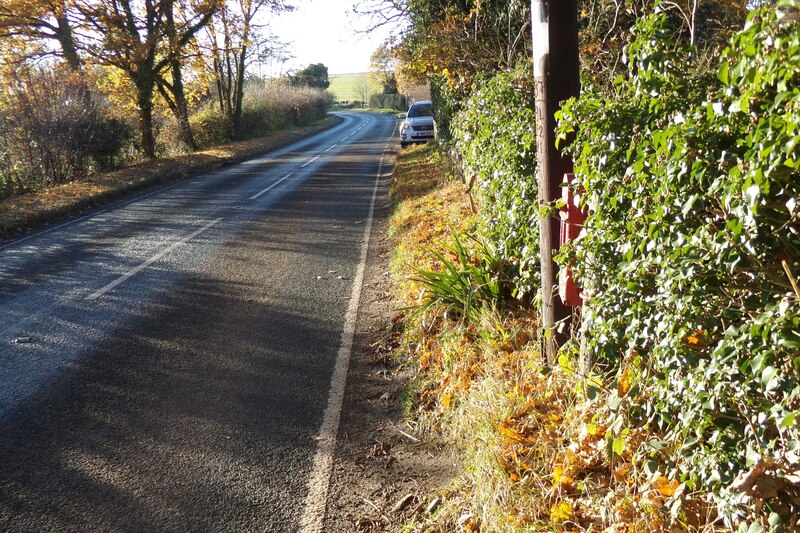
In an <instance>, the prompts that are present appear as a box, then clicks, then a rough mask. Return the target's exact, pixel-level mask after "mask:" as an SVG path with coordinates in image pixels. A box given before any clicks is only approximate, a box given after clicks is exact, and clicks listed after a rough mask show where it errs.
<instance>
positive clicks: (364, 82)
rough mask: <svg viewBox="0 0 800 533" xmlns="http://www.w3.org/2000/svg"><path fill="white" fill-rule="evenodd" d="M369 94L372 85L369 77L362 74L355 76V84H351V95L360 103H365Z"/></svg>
mask: <svg viewBox="0 0 800 533" xmlns="http://www.w3.org/2000/svg"><path fill="white" fill-rule="evenodd" d="M371 94H372V87H371V86H370V83H369V78H368V77H367V76H366V75H365V74H362V75H361V76H359V77H358V78H356V81H355V84H353V97H354V98H355V99H356V100H358V101H359V102H361V103H362V104H366V103H367V102H368V101H369V97H370V95H371Z"/></svg>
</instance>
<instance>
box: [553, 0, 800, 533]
mask: <svg viewBox="0 0 800 533" xmlns="http://www.w3.org/2000/svg"><path fill="white" fill-rule="evenodd" d="M799 16H800V1H798V0H779V1H778V2H777V3H776V5H774V6H771V7H770V8H769V9H760V10H756V11H754V12H753V13H751V15H750V16H749V18H748V23H747V26H746V28H745V30H743V31H742V32H741V33H739V34H738V35H736V36H735V37H734V38H733V40H732V44H731V46H730V47H729V48H728V50H727V51H726V52H725V53H724V54H723V57H722V60H721V63H720V67H719V73H718V79H717V77H707V76H705V75H704V72H705V71H704V70H703V69H701V68H700V67H698V66H697V65H696V63H695V62H694V57H695V56H694V55H693V50H691V49H688V48H676V47H675V45H674V39H673V37H672V35H671V33H670V32H669V31H668V30H667V26H666V25H665V23H664V20H665V19H664V17H663V16H654V17H650V18H647V19H643V20H641V21H639V23H638V24H637V33H638V37H637V39H636V40H635V41H634V42H633V43H632V44H631V46H630V47H629V49H628V75H627V77H621V78H619V79H618V80H617V81H616V83H615V86H616V94H615V95H613V96H612V97H610V98H609V97H608V96H607V95H602V94H600V93H599V92H592V91H591V90H587V91H584V94H583V95H582V96H581V97H580V99H578V100H573V101H570V102H568V103H567V104H566V106H565V108H564V111H563V113H562V115H561V126H560V128H561V134H562V135H565V134H567V133H569V132H575V133H576V138H575V141H574V142H573V143H572V144H571V146H570V147H569V149H570V151H571V152H572V153H573V154H574V156H575V164H576V172H577V174H578V176H579V180H580V183H581V185H582V186H583V187H584V189H585V191H586V195H585V199H586V203H587V205H588V207H589V209H590V214H589V217H588V219H587V224H586V225H587V228H588V232H587V233H586V235H585V236H584V237H583V238H582V239H580V240H578V241H577V243H576V244H575V246H574V247H573V249H572V250H571V251H569V252H568V253H564V254H562V258H561V259H562V261H564V262H566V261H574V263H573V265H574V268H575V270H576V272H577V274H578V277H579V278H580V279H581V281H582V283H583V285H584V290H585V294H586V296H587V297H588V303H587V305H586V306H585V308H584V309H585V311H584V312H585V313H586V317H585V318H586V319H587V320H586V323H587V324H588V326H589V327H588V331H587V332H586V333H587V336H588V342H589V346H590V347H591V348H592V349H593V350H594V351H595V353H596V354H597V356H598V357H599V359H600V362H604V363H605V364H607V365H618V364H620V362H621V360H622V358H623V357H626V356H633V357H634V358H636V359H638V360H640V361H642V362H643V370H642V376H641V378H640V379H641V384H640V387H638V388H637V389H636V390H638V396H636V395H634V399H635V400H637V401H638V402H639V404H640V405H641V406H642V407H641V409H638V410H635V411H632V415H631V416H632V418H631V420H630V421H629V422H630V423H632V424H639V425H645V426H647V427H651V428H654V429H659V430H660V431H661V432H663V434H664V435H665V441H664V442H663V443H655V444H654V445H653V446H643V447H642V448H640V450H639V451H640V454H641V455H642V456H643V457H645V458H646V457H648V456H650V455H658V453H659V452H657V450H658V449H663V450H667V451H669V452H670V453H668V454H663V455H662V456H661V459H662V461H665V462H666V464H667V469H668V473H667V475H668V476H674V477H675V478H676V479H680V481H681V482H683V483H684V484H685V487H686V490H689V491H691V490H693V489H696V488H698V487H700V486H702V487H703V488H705V489H711V490H712V491H713V492H714V494H715V497H716V498H717V502H718V504H719V506H720V508H721V509H722V510H723V511H724V513H725V515H726V516H727V517H728V518H729V519H735V518H736V516H737V513H739V515H741V514H746V513H750V512H752V510H753V509H754V507H751V508H750V509H748V508H747V506H746V505H745V504H746V503H747V500H748V497H747V496H745V495H742V494H738V493H735V491H733V490H732V481H733V480H734V478H735V477H736V476H737V475H738V474H740V473H741V472H743V471H746V470H750V469H754V468H755V467H756V466H757V465H760V466H764V465H769V466H767V468H768V469H772V471H773V472H774V473H775V475H776V476H777V477H778V478H780V477H781V476H782V475H784V474H786V473H787V472H791V471H792V470H793V469H796V468H797V461H796V459H792V458H796V457H797V453H798V452H800V426H798V423H799V422H800V416H798V415H800V383H799V382H798V375H799V374H800V294H798V292H797V290H798V289H797V286H796V285H794V286H793V284H794V283H795V280H796V278H797V276H798V274H800V223H799V222H798V215H800V211H798V207H797V204H798V197H799V196H800V173H798V168H800V156H799V152H798V143H799V142H800V136H799V135H798V132H800V60H799V59H798V58H800V31H798V22H797V21H798V17H799ZM673 454H674V455H673ZM662 471H663V470H662ZM762 511H763V512H765V513H766V514H769V513H771V512H774V513H775V515H774V516H775V519H778V518H780V517H783V518H782V519H783V520H788V518H787V517H790V516H792V515H794V516H795V517H797V516H798V514H797V513H798V512H800V508H798V505H797V501H796V500H794V501H793V500H792V499H791V498H789V499H783V500H781V499H777V500H776V499H772V500H770V501H767V502H765V503H764V507H763V509H762ZM771 520H772V519H771ZM795 520H796V518H795ZM784 524H787V522H785V521H784ZM794 527H797V524H794V525H788V529H787V530H794V529H793V528H794Z"/></svg>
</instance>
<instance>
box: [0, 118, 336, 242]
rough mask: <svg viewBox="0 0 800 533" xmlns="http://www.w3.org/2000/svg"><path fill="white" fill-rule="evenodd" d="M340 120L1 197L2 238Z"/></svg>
mask: <svg viewBox="0 0 800 533" xmlns="http://www.w3.org/2000/svg"><path fill="white" fill-rule="evenodd" d="M340 121H341V118H339V117H335V116H329V117H327V118H325V119H324V120H322V121H320V122H319V123H317V124H314V125H313V126H305V127H295V128H290V129H287V130H283V131H279V132H275V133H272V134H270V135H267V136H264V137H259V138H257V139H249V140H246V141H240V142H235V143H230V144H225V145H222V146H216V147H214V148H209V149H207V150H202V151H199V152H195V153H192V154H187V155H182V156H178V157H171V158H164V159H158V160H155V161H149V162H147V163H144V164H141V165H137V166H135V167H130V168H126V169H123V170H118V171H115V172H108V173H104V174H98V175H95V176H92V177H91V178H88V179H86V180H82V181H75V182H72V183H66V184H64V185H59V186H56V187H51V188H48V189H43V190H41V191H37V192H32V193H28V194H23V195H19V196H13V197H10V198H6V199H3V200H2V201H0V237H6V238H7V237H10V236H12V235H14V234H17V233H22V232H24V231H27V230H30V229H32V228H34V227H36V226H39V225H42V224H45V223H47V222H50V221H53V220H57V219H59V218H62V217H65V216H68V215H72V214H75V213H77V212H80V211H81V210H83V209H87V208H94V207H97V206H99V205H102V204H105V203H108V202H111V201H113V200H116V199H119V198H121V197H123V196H125V195H127V194H130V193H132V192H135V191H138V190H141V189H144V188H147V187H150V186H153V185H157V184H164V183H168V182H171V181H179V180H182V179H186V178H188V177H190V176H194V175H197V174H203V173H205V172H210V171H212V170H214V169H217V168H219V167H221V166H224V165H229V164H232V163H238V162H240V161H245V160H247V159H250V158H252V157H255V156H257V155H261V154H264V153H266V152H269V151H272V150H276V149H278V148H281V147H283V146H287V145H289V144H291V143H293V142H295V141H298V140H300V139H302V138H304V137H308V136H310V135H313V134H315V133H318V132H320V131H323V130H326V129H328V128H330V127H332V126H334V125H335V124H337V123H339V122H340Z"/></svg>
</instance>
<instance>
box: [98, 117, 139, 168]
mask: <svg viewBox="0 0 800 533" xmlns="http://www.w3.org/2000/svg"><path fill="white" fill-rule="evenodd" d="M91 137H92V143H91V144H90V146H89V148H88V151H89V155H90V156H91V157H92V159H94V161H95V163H96V164H97V167H98V168H99V170H101V171H108V170H114V169H117V168H121V167H123V166H125V164H126V163H127V161H125V158H124V156H123V150H124V148H125V147H126V146H129V145H130V143H131V142H133V140H134V137H135V133H134V129H133V127H132V126H131V125H130V124H129V123H128V122H126V121H124V120H122V119H120V118H116V117H113V116H106V115H100V116H99V117H98V119H97V122H96V123H95V125H94V128H93V130H92V131H91Z"/></svg>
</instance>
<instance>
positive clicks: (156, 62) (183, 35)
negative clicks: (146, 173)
mask: <svg viewBox="0 0 800 533" xmlns="http://www.w3.org/2000/svg"><path fill="white" fill-rule="evenodd" d="M178 7H180V8H181V11H182V16H181V18H178V17H176V14H175V11H176V2H175V1H172V0H170V1H161V2H155V1H153V0H145V2H144V3H139V2H134V1H132V0H112V1H110V2H92V1H85V2H82V3H81V4H80V5H79V9H80V11H81V13H82V14H83V15H84V19H85V21H86V24H87V25H88V27H89V28H90V29H91V30H93V34H94V35H97V37H96V38H93V39H91V40H89V41H88V42H87V43H86V45H85V50H86V51H87V52H88V53H89V54H90V55H91V56H92V57H93V58H95V59H96V60H97V61H99V62H100V63H102V64H107V65H111V66H113V67H116V68H118V69H119V70H121V71H122V72H124V73H125V74H126V75H127V76H128V77H129V78H130V81H131V82H132V84H133V86H134V88H135V90H136V107H137V110H138V115H139V133H140V135H141V144H142V151H143V152H144V154H145V156H146V157H148V158H150V159H152V158H154V157H155V155H156V143H155V135H154V132H153V98H154V95H155V92H156V90H157V88H161V89H162V90H163V92H164V94H165V95H167V99H168V101H169V102H170V103H171V104H172V106H171V107H173V109H174V111H175V113H176V116H177V118H178V120H179V121H180V122H181V125H182V128H181V129H182V131H183V132H184V134H185V136H186V138H185V139H184V140H185V141H186V142H187V144H189V145H190V146H193V145H194V140H193V139H192V138H191V130H190V127H189V124H188V112H187V110H186V98H185V94H184V92H183V83H182V79H181V73H180V69H181V65H180V59H181V52H182V50H183V48H184V47H185V46H186V45H187V44H188V43H189V41H190V40H191V39H192V38H193V37H194V36H195V35H196V34H197V32H198V31H200V30H201V29H202V28H203V27H204V26H205V25H206V24H208V23H209V21H210V20H211V17H212V15H213V14H214V13H215V12H216V11H217V9H218V6H217V4H216V3H214V2H213V1H210V2H207V3H202V4H197V5H192V4H189V3H185V4H180V5H179V6H178ZM166 71H169V72H170V73H171V75H172V79H171V83H170V82H168V81H167V80H166V76H165V74H166ZM170 96H171V98H170Z"/></svg>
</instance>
